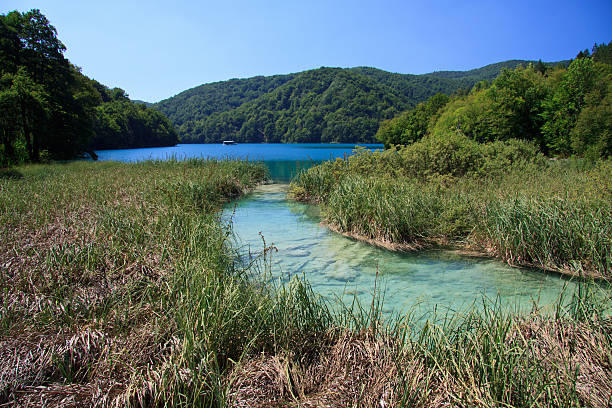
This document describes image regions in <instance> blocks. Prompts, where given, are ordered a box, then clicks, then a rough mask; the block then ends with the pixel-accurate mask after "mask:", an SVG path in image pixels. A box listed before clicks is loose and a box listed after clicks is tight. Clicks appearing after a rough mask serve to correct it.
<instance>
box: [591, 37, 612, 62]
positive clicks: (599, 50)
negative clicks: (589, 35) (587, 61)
mask: <svg viewBox="0 0 612 408" xmlns="http://www.w3.org/2000/svg"><path fill="white" fill-rule="evenodd" d="M592 56H593V61H595V62H602V63H604V64H612V41H610V42H609V43H608V44H605V43H602V44H599V45H598V44H595V45H594V46H593V55H592Z"/></svg>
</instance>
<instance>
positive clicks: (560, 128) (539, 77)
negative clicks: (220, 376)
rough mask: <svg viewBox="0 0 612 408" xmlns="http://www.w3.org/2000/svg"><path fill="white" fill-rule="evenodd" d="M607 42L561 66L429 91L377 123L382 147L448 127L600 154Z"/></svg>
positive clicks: (607, 113)
mask: <svg viewBox="0 0 612 408" xmlns="http://www.w3.org/2000/svg"><path fill="white" fill-rule="evenodd" d="M611 48H612V43H609V44H608V45H605V44H602V45H597V44H596V45H595V46H594V47H593V54H592V55H591V54H590V53H589V51H588V50H585V51H581V52H580V54H579V55H578V57H577V58H576V59H575V60H574V61H572V62H571V63H570V64H569V66H568V67H567V68H566V67H563V66H555V67H551V66H550V65H545V64H542V63H541V62H539V63H537V64H529V65H528V66H526V67H522V66H519V67H517V68H515V69H504V70H502V72H501V74H500V75H499V76H498V77H497V78H495V80H493V81H492V82H488V81H481V82H479V83H477V84H476V85H475V86H474V87H473V88H472V89H471V91H470V92H469V93H467V94H455V95H453V96H451V97H448V96H446V95H441V94H438V95H435V96H433V97H432V98H430V99H429V100H428V101H427V102H423V103H421V104H419V105H418V106H417V107H416V108H414V109H412V110H408V111H405V112H403V113H401V114H400V115H398V116H396V117H394V118H393V119H391V120H388V121H385V122H383V123H382V125H381V126H380V129H379V130H378V132H377V134H376V137H377V139H378V140H379V141H381V142H383V143H384V144H385V145H386V146H390V145H409V144H412V143H414V142H416V141H418V140H420V139H421V138H423V137H424V136H425V135H434V136H435V135H438V136H440V135H444V134H447V133H448V132H449V131H454V132H458V133H461V134H463V135H466V136H468V137H469V138H471V139H473V140H475V141H478V142H491V141H499V140H501V141H505V140H510V139H522V140H528V141H532V142H534V143H535V144H536V145H537V146H538V147H539V148H540V150H541V151H542V152H544V153H545V154H547V155H550V156H563V157H567V156H571V155H580V156H588V157H592V158H596V157H607V156H609V155H610V152H611V151H612V65H611V60H612V58H611V57H610V54H611V52H610V49H611Z"/></svg>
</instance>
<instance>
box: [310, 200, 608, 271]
mask: <svg viewBox="0 0 612 408" xmlns="http://www.w3.org/2000/svg"><path fill="white" fill-rule="evenodd" d="M309 203H310V204H314V203H311V202H309ZM317 205H318V204H317ZM320 225H321V226H324V227H326V228H328V229H329V230H330V231H333V232H335V233H337V234H340V235H342V236H344V237H347V238H352V239H355V240H357V241H361V242H364V243H366V244H368V245H372V246H375V247H378V248H383V249H386V250H388V251H392V252H419V251H424V250H440V251H448V252H452V253H455V254H458V255H463V256H469V257H475V258H486V259H496V260H498V261H501V262H504V263H506V264H508V265H509V266H511V267H513V268H531V269H536V270H538V271H540V272H543V273H551V274H556V275H561V276H563V277H569V278H578V279H581V280H593V281H595V282H597V283H602V282H604V283H610V280H609V279H607V278H606V277H605V276H603V275H601V274H595V273H592V272H587V273H585V274H579V273H575V272H573V271H572V270H570V269H561V268H551V267H544V266H541V265H536V264H532V263H520V264H516V263H511V262H508V261H506V260H505V259H503V258H502V257H500V256H497V255H495V253H497V251H495V250H493V249H491V250H490V251H487V250H484V249H478V248H476V247H474V246H473V245H470V244H460V243H458V242H454V243H453V242H451V241H448V240H446V239H443V238H438V239H434V238H429V239H423V240H422V241H420V242H413V243H397V242H388V241H383V240H379V239H376V238H369V237H367V236H365V235H363V234H359V233H357V232H351V231H343V230H342V229H341V228H340V227H338V226H337V225H334V224H330V223H328V222H327V221H326V220H322V221H321V222H320Z"/></svg>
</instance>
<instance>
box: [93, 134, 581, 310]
mask: <svg viewBox="0 0 612 408" xmlns="http://www.w3.org/2000/svg"><path fill="white" fill-rule="evenodd" d="M367 147H368V148H371V149H375V148H382V146H381V145H367ZM353 148H354V145H349V144H345V145H341V144H238V145H234V146H223V145H220V144H218V145H211V144H208V145H178V146H174V147H166V148H148V149H126V150H101V151H97V153H98V155H99V158H100V160H117V161H140V160H147V159H165V158H169V157H175V158H178V159H180V158H191V157H204V158H206V157H213V158H248V159H250V160H262V161H264V162H265V163H266V165H267V166H268V168H269V169H270V174H271V177H272V179H273V180H274V181H275V182H276V183H277V184H271V185H265V186H261V187H260V188H258V189H257V190H256V191H255V192H254V193H253V194H251V195H249V196H248V197H246V198H244V199H242V200H240V201H237V202H235V203H232V204H230V205H228V206H227V207H226V209H225V210H224V217H225V218H226V219H227V220H229V219H231V222H232V223H233V229H234V232H235V235H236V247H237V248H238V250H239V251H240V252H241V253H242V254H243V256H248V254H249V252H250V253H252V254H257V253H259V252H261V250H262V248H263V242H262V237H261V235H263V237H264V238H265V240H266V245H270V244H273V245H274V246H275V247H276V248H277V249H278V252H273V253H272V273H273V274H274V275H275V277H276V278H279V279H282V280H288V279H290V278H291V276H293V275H296V274H297V275H298V276H300V277H304V278H306V279H307V280H308V281H309V282H310V284H311V285H312V287H313V289H314V290H315V291H316V292H317V293H319V294H321V295H323V296H326V297H329V298H342V299H344V300H345V301H349V302H350V301H351V300H352V299H353V297H354V296H356V297H357V299H359V300H360V302H362V304H363V305H365V306H367V305H369V302H371V300H372V294H373V291H374V283H375V281H376V279H377V278H376V276H377V273H378V280H377V287H378V288H379V289H380V288H382V289H384V305H385V306H384V310H385V311H386V312H391V311H394V312H397V313H401V312H402V311H406V310H408V309H410V308H412V307H413V306H414V305H415V304H420V305H421V307H423V308H424V310H429V309H431V307H433V305H438V306H442V307H450V308H453V309H461V308H463V307H467V306H469V305H471V304H472V303H473V302H474V301H478V300H480V299H482V296H483V295H484V296H486V297H488V298H491V299H494V298H497V296H499V298H500V299H501V300H502V301H503V303H504V304H506V305H509V306H514V307H521V308H523V309H528V308H530V307H531V306H532V305H533V303H534V302H537V303H538V304H540V305H548V304H552V303H554V302H555V301H556V300H557V298H558V296H559V294H560V293H561V291H562V290H563V287H564V286H565V285H567V286H568V288H567V289H568V293H572V292H573V289H574V287H575V284H574V283H573V282H571V281H568V280H566V279H563V278H562V277H560V276H558V275H555V274H547V273H543V272H541V271H534V270H529V269H522V268H513V267H510V266H508V265H506V264H504V263H502V262H500V261H497V260H492V259H485V258H476V257H469V256H465V255H459V254H456V253H452V252H448V251H427V252H419V253H408V254H406V253H395V252H391V251H387V250H384V249H381V248H376V247H372V246H370V245H368V244H365V243H362V242H358V241H356V240H353V239H350V238H346V237H344V236H342V235H340V234H337V233H334V232H331V231H329V230H328V229H327V228H325V227H324V226H321V225H320V221H321V220H320V217H319V213H318V209H317V208H316V207H315V206H311V205H305V204H300V203H296V202H292V201H289V200H287V198H286V188H287V184H286V183H287V182H288V181H289V180H290V179H291V177H293V176H294V175H295V173H296V172H297V171H298V170H299V169H300V168H306V167H310V166H312V165H313V164H315V163H317V162H320V161H322V160H329V159H332V158H335V157H341V156H343V155H346V154H350V152H351V151H352V150H353ZM260 233H261V235H260Z"/></svg>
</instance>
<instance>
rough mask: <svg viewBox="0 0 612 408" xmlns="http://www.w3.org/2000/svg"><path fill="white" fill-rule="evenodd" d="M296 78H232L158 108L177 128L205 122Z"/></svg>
mask: <svg viewBox="0 0 612 408" xmlns="http://www.w3.org/2000/svg"><path fill="white" fill-rule="evenodd" d="M294 77H295V75H294V74H289V75H275V76H270V77H264V76H256V77H253V78H247V79H230V80H229V81H222V82H213V83H210V84H204V85H200V86H196V87H195V88H191V89H188V90H186V91H183V92H181V93H179V94H178V95H176V96H173V97H172V98H168V99H165V100H163V101H160V102H158V103H156V104H155V106H156V107H157V108H158V109H159V110H160V111H162V112H163V113H165V114H166V116H168V118H169V119H170V120H171V121H172V122H173V123H174V124H175V125H176V126H180V125H182V124H183V123H185V122H189V121H193V120H198V119H202V118H204V117H206V116H208V115H211V114H213V113H216V112H224V111H227V110H230V109H233V108H237V107H238V106H240V105H242V104H244V103H246V102H249V101H252V100H253V99H256V98H258V97H260V96H261V95H263V94H265V93H267V92H270V91H272V90H274V89H276V88H278V87H279V86H281V85H283V84H284V83H286V82H287V81H290V80H291V79H293V78H294Z"/></svg>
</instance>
